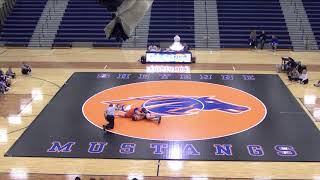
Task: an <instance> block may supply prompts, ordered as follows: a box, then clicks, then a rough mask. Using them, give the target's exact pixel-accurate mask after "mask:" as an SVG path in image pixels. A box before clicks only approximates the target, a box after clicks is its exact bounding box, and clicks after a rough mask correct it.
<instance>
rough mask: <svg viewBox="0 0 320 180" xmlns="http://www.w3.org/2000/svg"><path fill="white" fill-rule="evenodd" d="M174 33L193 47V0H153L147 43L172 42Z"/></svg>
mask: <svg viewBox="0 0 320 180" xmlns="http://www.w3.org/2000/svg"><path fill="white" fill-rule="evenodd" d="M176 34H178V35H179V36H180V37H181V42H186V43H187V44H188V45H189V46H190V47H194V44H195V42H194V38H195V37H194V0H154V2H153V5H152V9H151V19H150V26H149V38H148V43H152V42H154V43H156V44H160V43H164V44H168V43H172V42H173V37H174V36H175V35H176Z"/></svg>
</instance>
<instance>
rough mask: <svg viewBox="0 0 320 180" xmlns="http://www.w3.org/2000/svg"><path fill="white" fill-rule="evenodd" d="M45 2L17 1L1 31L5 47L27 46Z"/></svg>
mask: <svg viewBox="0 0 320 180" xmlns="http://www.w3.org/2000/svg"><path fill="white" fill-rule="evenodd" d="M46 3H47V0H17V1H16V5H15V7H14V9H13V10H12V12H11V13H10V15H9V17H8V18H7V20H6V21H5V25H4V26H3V29H2V31H1V36H0V41H2V42H4V44H5V45H14V46H15V45H17V46H27V45H28V43H29V41H30V39H31V36H32V34H33V32H34V29H35V27H36V26H37V23H38V20H39V18H40V16H41V13H42V11H43V9H44V7H45V5H46Z"/></svg>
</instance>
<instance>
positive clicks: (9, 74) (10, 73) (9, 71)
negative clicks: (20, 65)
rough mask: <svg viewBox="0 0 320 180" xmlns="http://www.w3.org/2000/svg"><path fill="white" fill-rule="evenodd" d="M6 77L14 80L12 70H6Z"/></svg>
mask: <svg viewBox="0 0 320 180" xmlns="http://www.w3.org/2000/svg"><path fill="white" fill-rule="evenodd" d="M6 75H7V76H9V77H10V78H12V79H14V78H16V73H15V72H13V70H12V68H11V67H9V68H8V70H7V72H6Z"/></svg>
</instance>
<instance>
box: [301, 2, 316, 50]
mask: <svg viewBox="0 0 320 180" xmlns="http://www.w3.org/2000/svg"><path fill="white" fill-rule="evenodd" d="M302 1H303V5H304V8H305V9H306V12H307V15H308V17H309V22H310V24H311V27H312V30H313V33H314V36H315V38H316V40H317V43H318V47H320V1H318V0H302Z"/></svg>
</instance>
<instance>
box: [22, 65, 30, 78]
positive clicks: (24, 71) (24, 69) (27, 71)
mask: <svg viewBox="0 0 320 180" xmlns="http://www.w3.org/2000/svg"><path fill="white" fill-rule="evenodd" d="M21 73H22V74H23V75H29V74H31V67H30V66H29V65H28V64H26V63H24V62H23V63H22V65H21Z"/></svg>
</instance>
